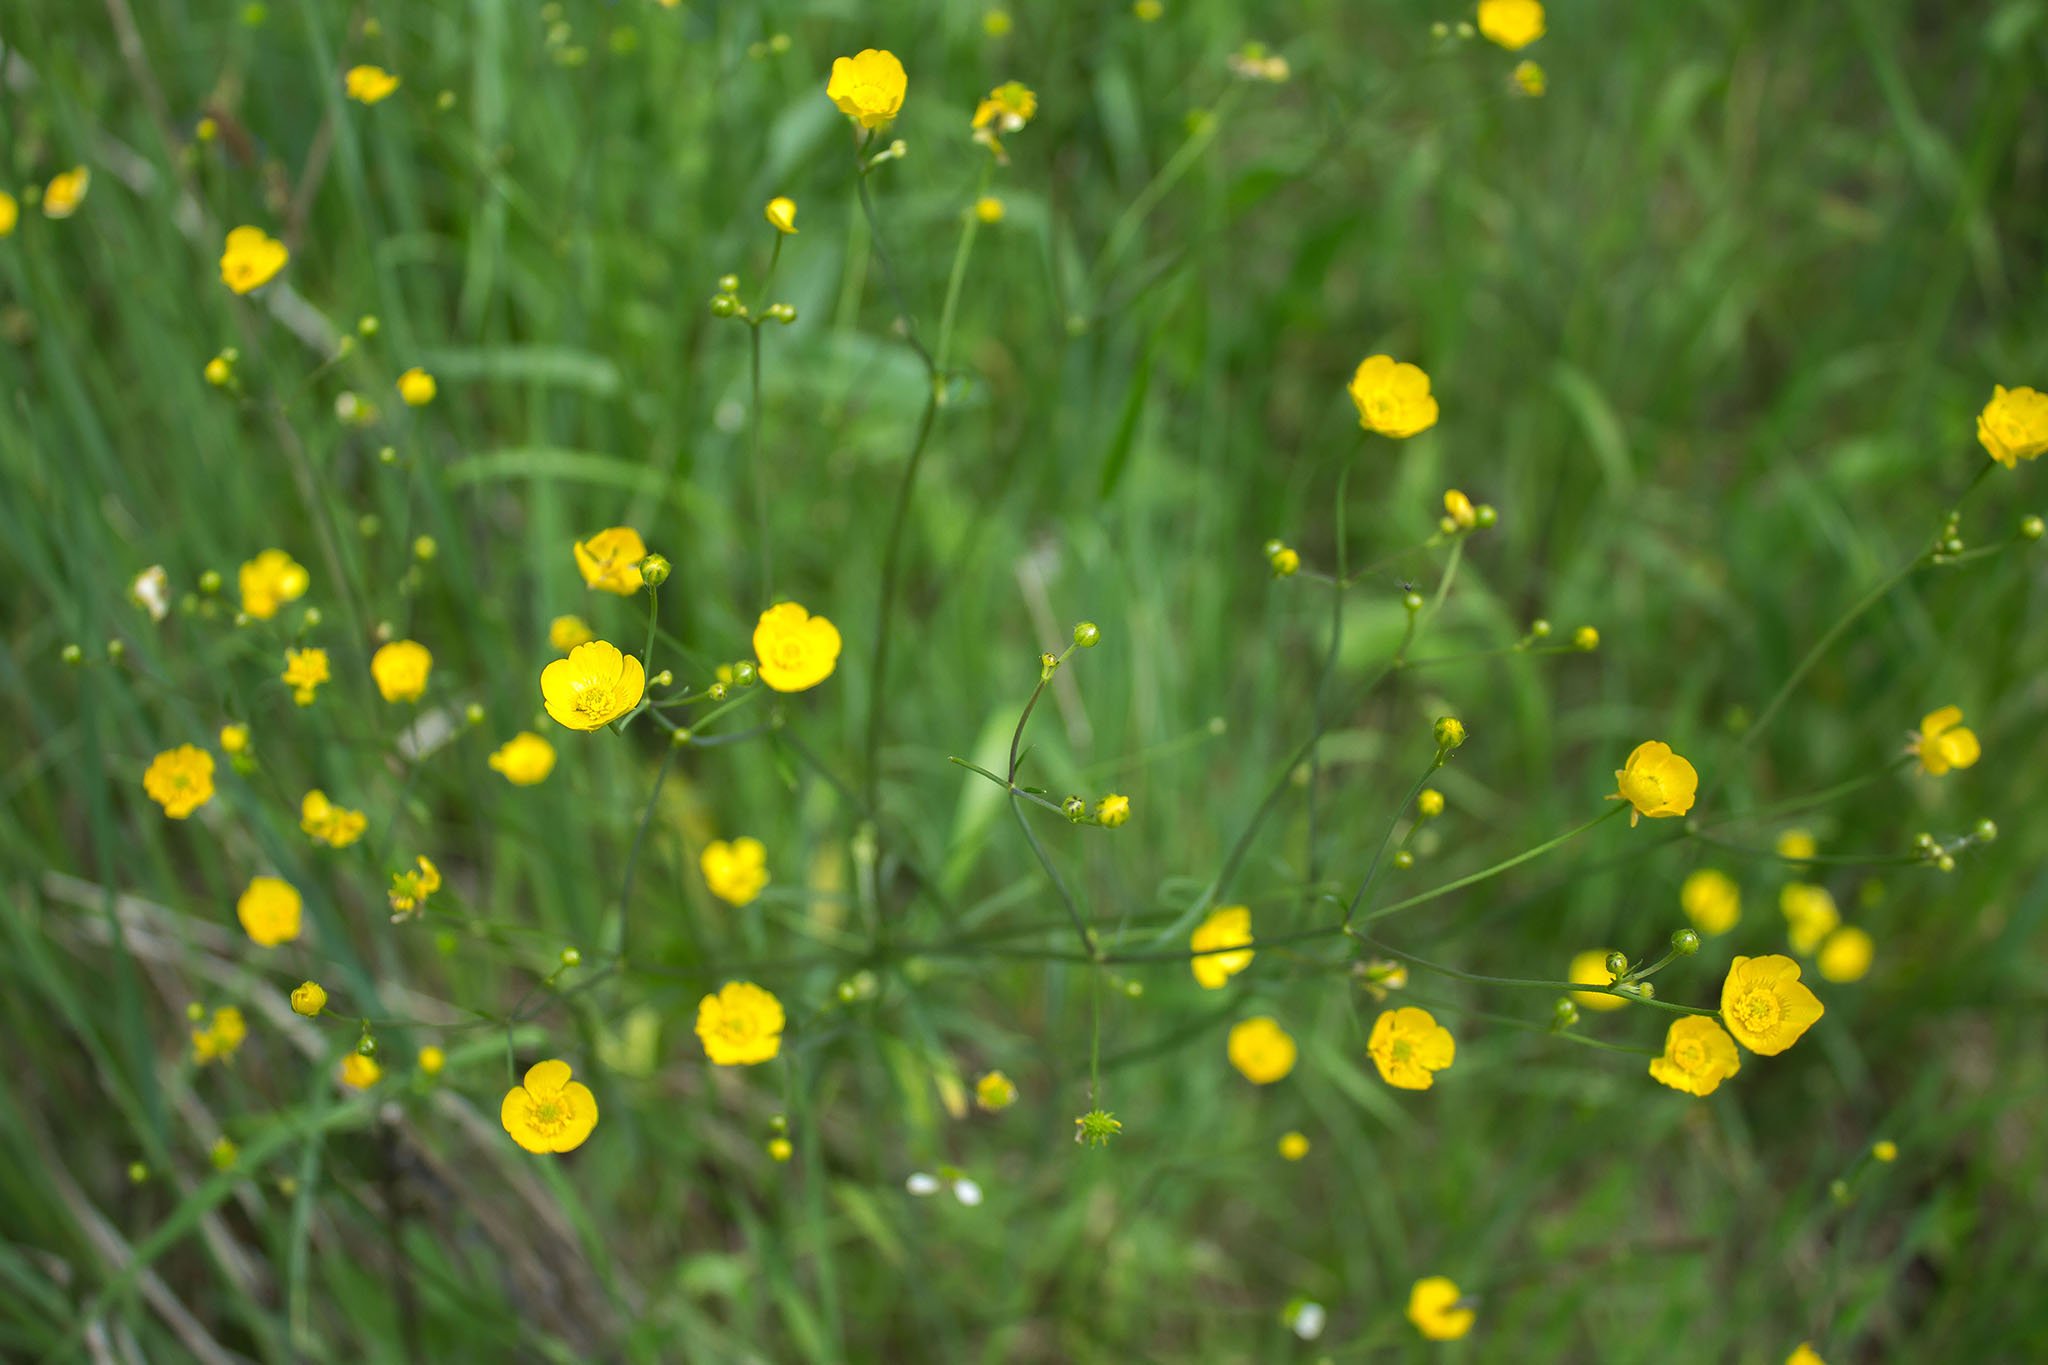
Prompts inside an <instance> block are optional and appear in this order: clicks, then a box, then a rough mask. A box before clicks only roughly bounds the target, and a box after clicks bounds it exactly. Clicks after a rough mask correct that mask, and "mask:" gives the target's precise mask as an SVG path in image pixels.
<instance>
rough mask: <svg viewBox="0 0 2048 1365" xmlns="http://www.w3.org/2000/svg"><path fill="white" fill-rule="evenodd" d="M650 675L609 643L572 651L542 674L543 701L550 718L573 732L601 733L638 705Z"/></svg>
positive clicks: (590, 644) (541, 693) (590, 645)
mask: <svg viewBox="0 0 2048 1365" xmlns="http://www.w3.org/2000/svg"><path fill="white" fill-rule="evenodd" d="M646 691H647V670H646V669H644V668H642V667H641V665H640V661H639V660H638V659H636V658H634V657H633V656H632V655H630V654H624V653H621V652H620V650H619V647H618V646H617V645H615V644H611V643H610V642H608V641H605V640H592V641H591V642H590V643H589V644H587V645H578V646H576V648H574V649H572V650H570V651H569V657H568V658H566V659H557V660H555V661H554V662H553V663H551V664H549V665H548V666H547V667H546V668H544V669H542V670H541V672H540V695H541V701H542V703H543V704H544V705H546V707H547V710H548V714H549V715H550V716H553V717H554V718H555V720H556V721H557V722H558V723H560V724H562V725H566V726H567V727H568V728H570V729H571V730H598V729H602V728H603V727H605V726H607V725H609V724H611V723H612V722H613V721H615V720H617V719H618V718H619V717H620V716H623V715H625V714H626V713H627V712H628V711H630V710H632V709H633V708H634V707H636V706H638V705H639V704H640V698H641V696H642V695H643V694H644V693H645V692H646Z"/></svg>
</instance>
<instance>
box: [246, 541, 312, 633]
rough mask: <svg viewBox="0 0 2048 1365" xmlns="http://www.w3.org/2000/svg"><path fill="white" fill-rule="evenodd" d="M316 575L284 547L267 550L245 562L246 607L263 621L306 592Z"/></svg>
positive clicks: (252, 614) (251, 613)
mask: <svg viewBox="0 0 2048 1365" xmlns="http://www.w3.org/2000/svg"><path fill="white" fill-rule="evenodd" d="M311 582H312V579H311V577H310V576H309V575H308V574H307V573H306V569H305V566H304V565H302V564H300V563H299V562H298V561H297V560H296V559H293V558H292V557H291V556H290V555H288V554H286V553H285V552H284V551H283V550H276V549H272V550H265V551H263V553H261V554H259V555H257V556H256V557H255V558H254V559H252V560H249V561H248V562H247V563H245V564H244V565H242V572H241V589H242V610H243V611H245V612H247V613H248V614H249V615H251V616H253V617H255V618H256V619H257V620H259V621H268V620H269V619H270V618H271V617H273V616H275V615H277V609H278V608H279V607H282V606H283V605H284V604H285V603H287V602H296V601H298V600H299V598H301V597H303V596H305V593H306V588H307V587H308V586H309V585H310V584H311Z"/></svg>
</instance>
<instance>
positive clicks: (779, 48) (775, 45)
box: [768, 33, 789, 53]
mask: <svg viewBox="0 0 2048 1365" xmlns="http://www.w3.org/2000/svg"><path fill="white" fill-rule="evenodd" d="M768 50H769V51H770V52H774V53H783V52H787V51H789V35H788V34H787V33H774V34H770V35H769V37H768Z"/></svg>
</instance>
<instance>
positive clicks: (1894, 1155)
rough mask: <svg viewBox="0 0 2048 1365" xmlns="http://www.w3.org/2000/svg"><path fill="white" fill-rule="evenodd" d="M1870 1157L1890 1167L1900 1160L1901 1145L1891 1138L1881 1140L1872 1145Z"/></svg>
mask: <svg viewBox="0 0 2048 1365" xmlns="http://www.w3.org/2000/svg"><path fill="white" fill-rule="evenodd" d="M1870 1155H1871V1156H1873V1157H1875V1158H1876V1159H1877V1160H1879V1161H1882V1162H1884V1163H1885V1164H1886V1165H1887V1166H1889V1165H1890V1164H1891V1163H1892V1162H1894V1161H1897V1160H1898V1159H1899V1144H1898V1143H1896V1142H1893V1141H1892V1140H1891V1139H1890V1138H1879V1139H1878V1140H1877V1141H1875V1142H1873V1143H1871V1144H1870Z"/></svg>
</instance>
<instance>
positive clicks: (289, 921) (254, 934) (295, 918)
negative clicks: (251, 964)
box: [235, 877, 304, 948]
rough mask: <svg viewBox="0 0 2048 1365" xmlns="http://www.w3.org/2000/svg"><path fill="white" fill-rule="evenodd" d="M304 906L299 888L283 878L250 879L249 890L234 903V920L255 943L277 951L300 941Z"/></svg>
mask: <svg viewBox="0 0 2048 1365" xmlns="http://www.w3.org/2000/svg"><path fill="white" fill-rule="evenodd" d="M303 907H304V902H303V901H301V900H300V898H299V889H298V888H297V887H295V886H293V885H292V884H291V883H290V882H288V881H286V880H285V879H284V878H282V877H251V878H250V879H249V886H248V889H247V890H245V891H244V892H242V895H241V899H239V900H237V901H236V902H235V918H236V919H238V920H240V921H241V922H242V932H243V933H246V934H247V935H248V936H249V937H250V939H251V940H252V941H254V942H255V943H256V944H258V945H259V946H261V947H264V948H275V947H276V946H277V945H278V944H280V943H291V942H293V941H294V940H296V939H297V938H298V936H299V917H300V912H301V910H302V909H303Z"/></svg>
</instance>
